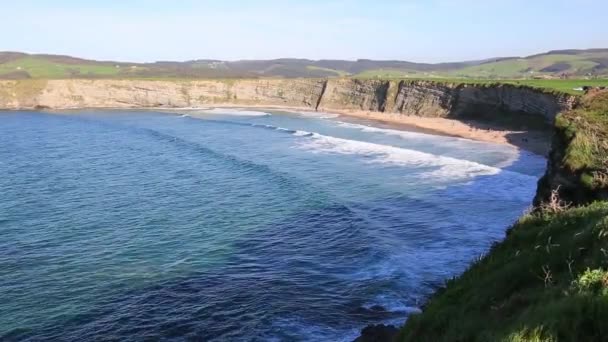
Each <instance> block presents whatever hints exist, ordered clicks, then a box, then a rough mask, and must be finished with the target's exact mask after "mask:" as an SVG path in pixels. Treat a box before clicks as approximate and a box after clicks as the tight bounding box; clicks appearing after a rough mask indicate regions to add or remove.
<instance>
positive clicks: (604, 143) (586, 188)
mask: <svg viewBox="0 0 608 342" xmlns="http://www.w3.org/2000/svg"><path fill="white" fill-rule="evenodd" d="M606 117H608V91H603V92H594V93H591V94H588V95H587V96H585V98H584V99H583V101H582V103H581V105H580V106H579V107H577V108H576V109H574V110H570V111H566V112H563V113H561V114H560V115H559V116H558V117H557V120H556V124H555V133H554V136H553V143H552V146H551V152H550V153H549V157H548V163H547V170H546V172H545V175H544V176H543V178H542V179H541V180H540V181H539V183H538V190H537V194H536V198H535V199H534V203H535V205H540V204H541V203H543V202H547V201H549V200H550V199H551V195H552V193H553V192H556V193H557V194H558V197H559V199H560V200H561V201H563V202H565V203H570V204H573V205H584V204H587V203H590V202H593V201H597V200H603V201H606V200H608V133H607V132H608V128H607V127H608V122H607V121H606Z"/></svg>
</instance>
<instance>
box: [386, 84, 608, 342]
mask: <svg viewBox="0 0 608 342" xmlns="http://www.w3.org/2000/svg"><path fill="white" fill-rule="evenodd" d="M606 134H608V93H606V92H604V93H598V94H590V95H588V96H587V97H586V98H585V99H584V100H583V103H582V105H581V106H579V108H578V109H575V110H573V111H570V112H567V113H564V114H561V115H560V116H559V117H558V119H557V122H556V135H557V137H556V139H557V140H558V141H557V143H556V144H554V149H556V148H559V149H561V151H557V152H558V153H557V154H554V155H552V157H551V158H550V159H551V160H550V163H549V169H548V170H547V175H546V176H545V178H544V179H543V181H541V182H540V184H539V190H543V188H548V189H544V190H545V192H547V193H548V195H547V196H544V197H542V198H540V200H539V201H538V204H539V208H538V209H537V210H536V211H535V212H533V213H531V214H528V215H525V216H524V217H522V218H521V219H520V220H519V221H518V222H517V223H516V224H514V225H513V227H511V229H510V230H509V233H508V234H507V238H506V239H505V241H503V242H502V243H500V244H497V245H496V246H494V248H492V250H491V251H490V252H489V253H488V254H487V255H486V256H485V257H484V258H482V259H480V260H478V261H477V262H476V263H474V265H472V266H471V268H470V269H469V270H468V271H467V272H465V273H464V274H463V275H462V276H460V277H458V278H456V279H452V280H450V281H448V282H447V284H446V287H445V288H444V289H441V290H440V291H438V293H437V294H436V295H435V296H434V297H433V298H431V299H430V301H429V302H428V303H427V305H426V307H425V308H424V310H423V312H422V313H421V314H419V315H415V316H412V317H411V318H410V319H409V320H408V321H407V323H406V325H405V326H404V327H403V328H402V330H401V332H400V334H399V336H398V340H400V341H605V340H607V339H608V325H607V324H605V319H606V317H608V201H606V198H604V197H603V193H605V191H606V188H607V183H606V174H607V173H606V172H607V171H608V164H607V161H606V160H607V156H608V147H607V141H608V140H607V139H606V137H607V136H606ZM554 152H556V151H554ZM573 179H577V180H578V181H574V183H572V182H573ZM561 182H563V183H564V184H560V183H561ZM562 185H564V186H578V187H586V188H585V189H584V191H583V192H581V193H579V194H578V195H577V196H570V197H567V195H569V194H568V193H564V195H565V196H566V197H567V200H568V201H569V202H570V203H566V200H565V199H560V197H559V196H560V194H561V193H562V190H561V187H562ZM581 194H583V195H581ZM585 196H586V197H585Z"/></svg>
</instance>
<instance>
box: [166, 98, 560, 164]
mask: <svg viewBox="0 0 608 342" xmlns="http://www.w3.org/2000/svg"><path fill="white" fill-rule="evenodd" d="M212 108H239V109H248V108H251V109H267V110H276V111H285V112H291V113H294V112H295V113H299V112H310V113H327V114H337V115H340V116H344V117H347V118H356V119H365V120H369V121H370V123H373V124H383V125H386V127H385V128H392V129H398V130H404V131H413V132H419V133H426V134H433V135H442V136H450V137H455V138H464V139H470V140H475V141H481V142H487V143H494V144H502V145H510V146H513V147H515V148H517V149H520V150H524V151H527V152H530V153H533V154H536V155H540V156H542V157H546V156H547V154H548V152H549V150H550V148H551V133H550V132H549V131H538V130H529V131H525V130H508V129H503V128H500V127H498V126H497V125H493V124H492V123H484V122H481V121H475V120H456V119H447V118H439V117H422V116H415V115H403V114H395V113H385V112H371V111H363V110H337V109H330V110H319V111H315V110H313V109H311V108H306V107H290V106H263V105H249V106H235V105H228V104H226V105H224V104H219V105H213V106H209V107H205V108H175V109H169V108H157V109H165V110H166V109H169V110H171V111H179V110H197V109H199V110H205V109H212Z"/></svg>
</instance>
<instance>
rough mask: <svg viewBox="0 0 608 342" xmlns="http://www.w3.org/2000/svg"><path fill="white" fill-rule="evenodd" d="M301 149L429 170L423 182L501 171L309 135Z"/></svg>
mask: <svg viewBox="0 0 608 342" xmlns="http://www.w3.org/2000/svg"><path fill="white" fill-rule="evenodd" d="M299 146H300V148H303V149H306V150H310V151H312V152H314V153H331V154H346V155H361V156H365V157H366V158H367V159H368V162H370V163H378V164H385V165H389V166H405V167H409V168H414V169H415V168H420V169H428V168H430V169H432V170H430V171H424V172H422V174H421V177H422V178H432V179H438V178H439V179H441V180H457V179H463V180H464V179H472V178H474V177H477V176H490V175H496V174H498V173H500V172H502V171H503V170H501V169H499V168H496V167H492V166H488V165H483V164H479V163H476V162H472V161H468V160H462V159H456V158H451V157H445V156H440V155H434V154H430V153H425V152H420V151H415V150H410V149H405V148H400V147H394V146H389V145H381V144H375V143H370V142H364V141H357V140H348V139H342V138H335V137H330V136H325V135H322V134H318V133H313V134H312V139H308V140H305V141H302V142H300V145H299Z"/></svg>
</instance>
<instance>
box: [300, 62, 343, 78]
mask: <svg viewBox="0 0 608 342" xmlns="http://www.w3.org/2000/svg"><path fill="white" fill-rule="evenodd" d="M306 69H308V70H318V71H325V72H328V73H333V74H335V75H336V76H340V77H344V76H348V75H349V74H348V73H347V72H346V71H344V70H337V69H329V68H321V67H318V66H314V65H308V66H306Z"/></svg>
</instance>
